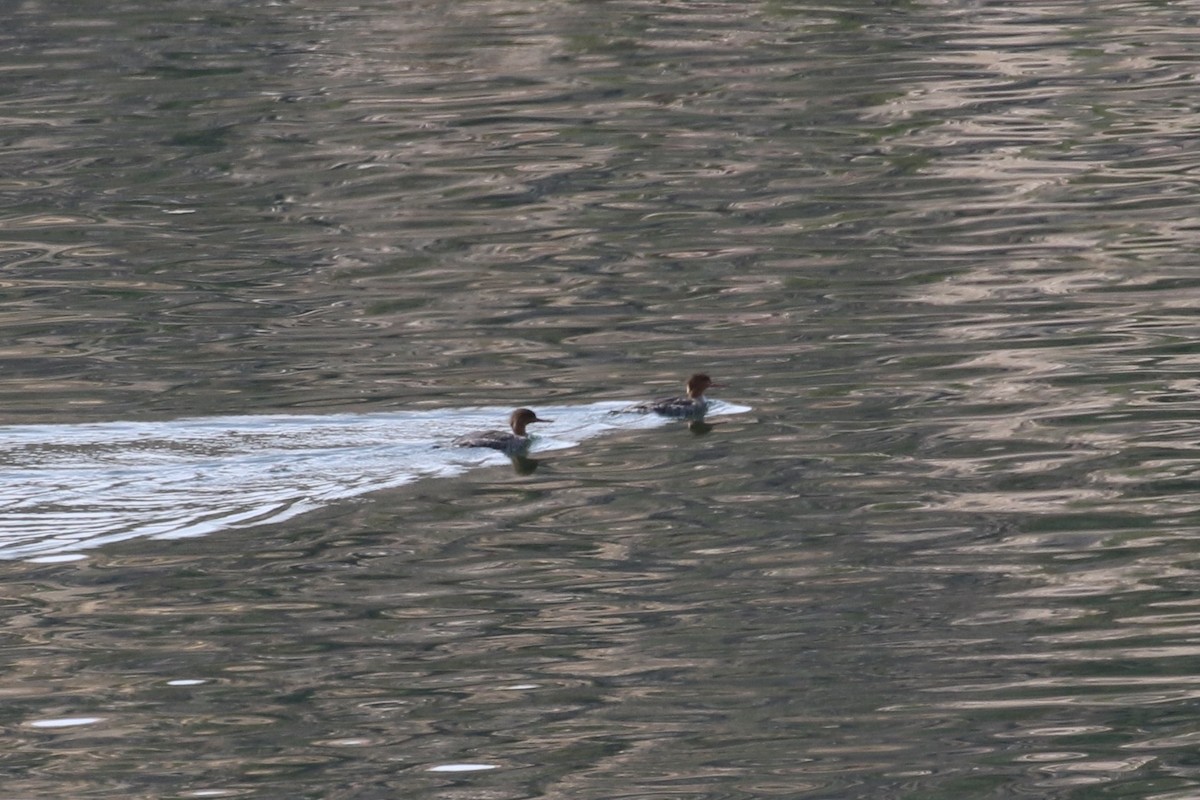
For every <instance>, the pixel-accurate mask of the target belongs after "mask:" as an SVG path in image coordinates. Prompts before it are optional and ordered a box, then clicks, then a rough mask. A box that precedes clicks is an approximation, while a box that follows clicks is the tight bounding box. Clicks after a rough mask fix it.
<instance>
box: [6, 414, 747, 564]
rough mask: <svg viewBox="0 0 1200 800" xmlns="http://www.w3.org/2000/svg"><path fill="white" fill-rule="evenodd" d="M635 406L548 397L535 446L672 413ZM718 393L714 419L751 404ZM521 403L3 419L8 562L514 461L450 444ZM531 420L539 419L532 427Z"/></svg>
mask: <svg viewBox="0 0 1200 800" xmlns="http://www.w3.org/2000/svg"><path fill="white" fill-rule="evenodd" d="M624 406H625V404H624V403H596V404H592V405H588V406H570V407H569V406H538V409H537V410H538V413H539V414H543V415H544V416H547V417H549V418H551V419H554V420H555V422H554V424H553V425H548V426H546V427H545V428H543V429H541V430H540V431H539V436H538V438H537V439H536V441H535V445H534V448H533V452H532V453H531V455H532V456H534V457H536V456H537V455H538V453H542V452H547V451H550V450H557V449H562V448H566V447H573V446H575V445H577V444H579V443H581V442H583V441H585V440H587V439H590V438H593V437H595V436H599V435H601V434H603V433H605V432H608V431H613V430H628V429H631V428H645V427H653V426H658V425H663V424H668V423H669V422H670V421H669V420H664V419H662V418H659V417H656V416H653V415H644V414H620V413H618V414H614V413H611V412H613V411H614V410H617V409H621V408H623V407H624ZM749 410H750V409H748V408H746V407H744V406H734V405H730V404H728V403H720V402H714V404H713V408H712V409H711V410H710V416H713V415H718V414H737V413H743V412H746V411H749ZM508 411H509V409H501V408H472V409H452V410H444V411H428V412H394V413H379V414H335V415H304V416H287V415H264V416H240V417H210V418H198V419H182V420H172V421H169V422H140V423H124V422H105V423H97V424H87V425H14V426H8V427H0V559H13V558H24V559H33V560H46V561H50V560H65V559H66V558H69V557H70V554H75V553H78V552H79V551H81V550H86V549H89V548H94V547H99V546H101V545H105V544H109V543H112V542H120V541H124V540H127V539H134V538H139V537H149V538H156V539H175V538H183V537H189V536H203V535H205V534H209V533H213V532H215V531H220V530H225V529H229V528H240V527H248V526H251V525H265V524H271V523H276V522H282V521H284V520H287V519H290V518H292V517H295V516H297V515H299V514H303V513H305V512H308V511H312V510H313V509H316V508H320V507H322V506H325V505H328V504H330V503H334V502H337V501H339V500H345V499H347V498H351V497H356V496H359V495H363V494H366V493H368V492H376V491H379V490H381V489H389V488H393V487H396V486H401V485H403V484H406V483H410V482H412V481H415V480H418V479H420V478H426V477H449V476H453V475H458V474H461V473H463V472H465V471H466V470H468V469H471V468H473V467H479V466H493V465H496V464H503V463H506V462H507V457H506V456H504V455H503V454H501V453H497V452H494V451H490V450H479V449H472V448H458V447H453V446H449V445H450V443H451V442H452V441H453V439H454V438H455V437H456V436H458V435H459V434H461V433H462V432H464V431H469V430H476V429H479V428H495V427H503V421H504V420H505V419H506V418H507V415H508ZM531 430H532V429H531Z"/></svg>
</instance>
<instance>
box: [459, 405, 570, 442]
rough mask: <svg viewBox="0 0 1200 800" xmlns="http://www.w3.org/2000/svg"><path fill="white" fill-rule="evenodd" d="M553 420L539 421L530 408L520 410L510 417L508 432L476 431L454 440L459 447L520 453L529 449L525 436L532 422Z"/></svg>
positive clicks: (527, 439)
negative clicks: (488, 448)
mask: <svg viewBox="0 0 1200 800" xmlns="http://www.w3.org/2000/svg"><path fill="white" fill-rule="evenodd" d="M553 421H554V420H552V419H539V418H538V415H537V414H535V413H533V412H532V411H530V410H529V409H528V408H518V409H517V410H516V411H514V412H512V414H510V415H509V417H508V424H509V427H511V428H512V433H509V432H508V431H475V432H474V433H468V434H466V435H465V436H460V437H458V438H457V439H455V440H454V443H455V444H456V445H458V446H459V447H490V448H492V449H493V450H503V451H504V452H506V453H519V452H521V451H522V450H525V449H526V448H528V447H529V436H527V435H526V434H525V426H526V425H528V424H530V423H531V422H553Z"/></svg>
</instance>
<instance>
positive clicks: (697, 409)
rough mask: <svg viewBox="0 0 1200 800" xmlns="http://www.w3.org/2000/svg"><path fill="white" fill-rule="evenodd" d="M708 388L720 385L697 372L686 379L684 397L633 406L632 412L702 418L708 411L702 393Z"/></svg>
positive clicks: (667, 398)
mask: <svg viewBox="0 0 1200 800" xmlns="http://www.w3.org/2000/svg"><path fill="white" fill-rule="evenodd" d="M710 386H721V384H719V383H713V382H712V378H710V377H708V376H707V375H705V374H704V373H702V372H697V373H696V374H695V375H693V376H692V377H690V378H688V379H687V384H685V388H686V390H687V394H686V395H682V396H680V397H664V398H662V399H661V400H652V401H650V402H647V403H640V404H638V405H636V406H634V407H633V409H632V410H634V411H642V412H651V411H653V412H654V413H655V414H662V415H663V416H664V417H702V416H704V412H706V411H708V398H706V397H705V396H704V392H705V390H706V389H708V388H709V387H710Z"/></svg>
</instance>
